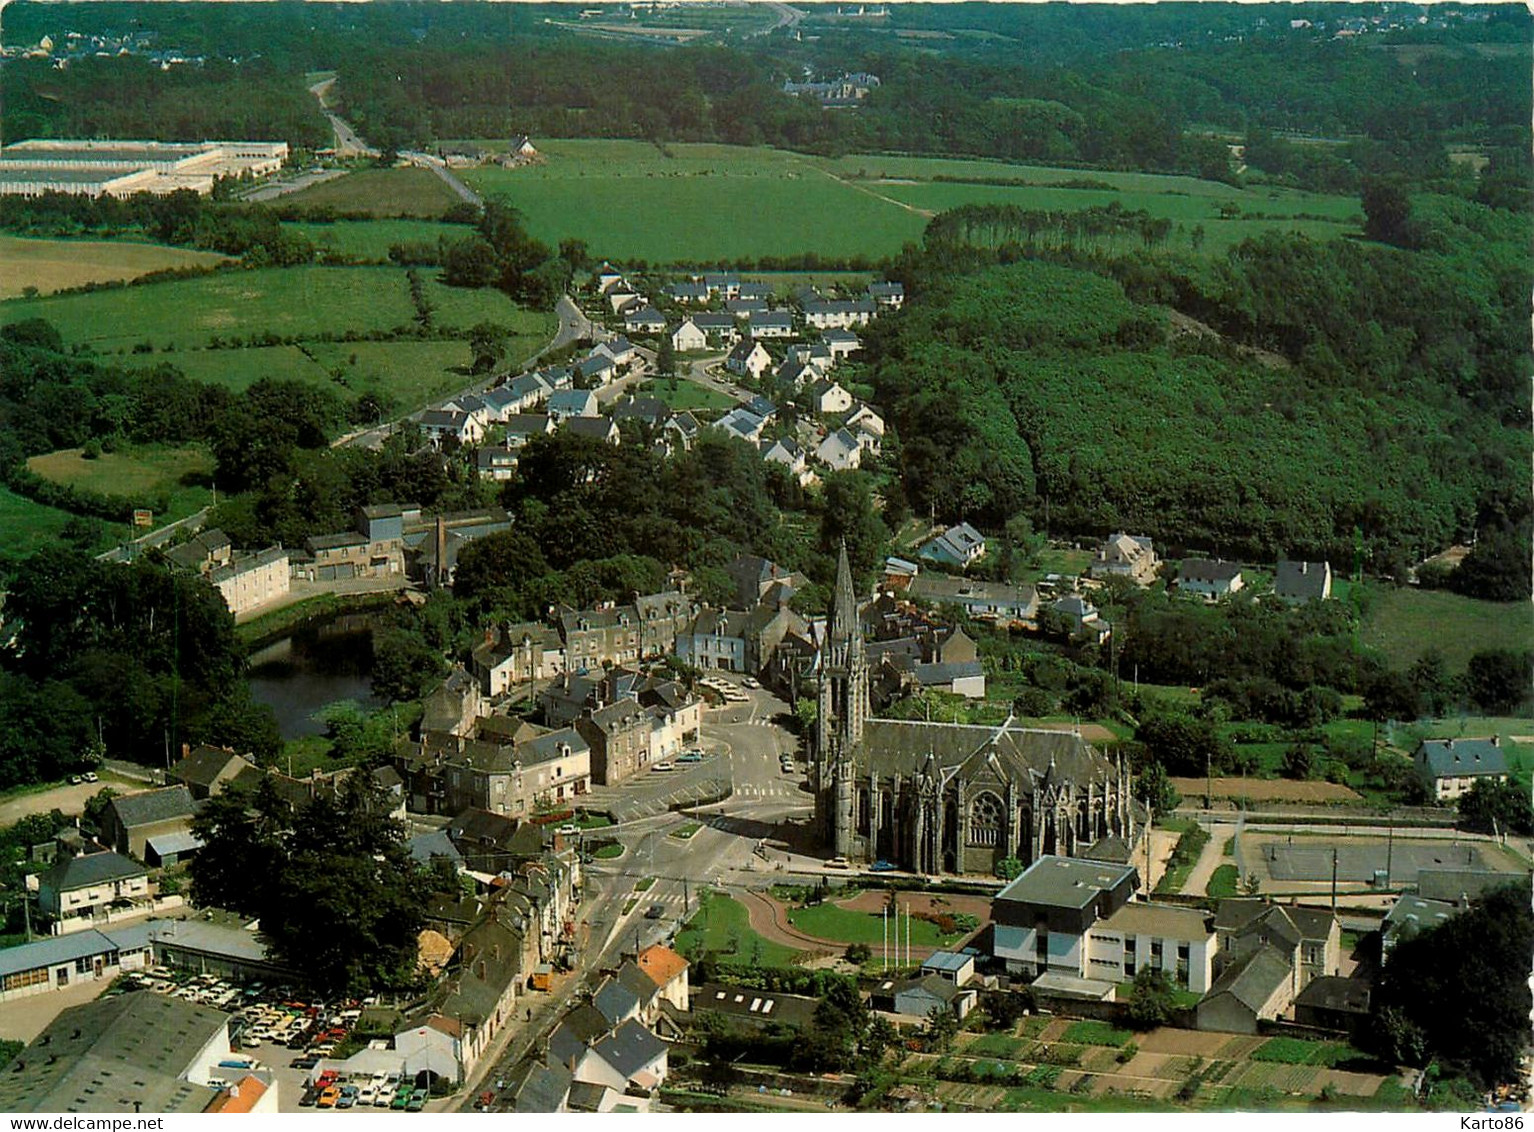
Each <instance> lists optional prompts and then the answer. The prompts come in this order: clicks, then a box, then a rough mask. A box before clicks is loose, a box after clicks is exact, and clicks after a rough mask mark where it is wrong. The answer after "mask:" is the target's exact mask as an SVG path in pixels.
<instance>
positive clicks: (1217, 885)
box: [1204, 865, 1241, 897]
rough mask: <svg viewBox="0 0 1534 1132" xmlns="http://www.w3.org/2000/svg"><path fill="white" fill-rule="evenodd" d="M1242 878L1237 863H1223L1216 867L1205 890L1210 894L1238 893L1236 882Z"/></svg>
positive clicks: (1226, 894) (1219, 895)
mask: <svg viewBox="0 0 1534 1132" xmlns="http://www.w3.org/2000/svg"><path fill="white" fill-rule="evenodd" d="M1240 879H1241V875H1240V873H1239V871H1238V870H1237V869H1236V866H1235V865H1221V866H1220V867H1219V868H1217V869H1215V870H1214V872H1213V873H1212V874H1211V875H1210V877H1209V883H1208V884H1207V885H1206V886H1205V888H1204V891H1205V893H1206V894H1207V895H1209V896H1214V897H1223V896H1234V895H1236V884H1237V882H1238V881H1239V880H1240Z"/></svg>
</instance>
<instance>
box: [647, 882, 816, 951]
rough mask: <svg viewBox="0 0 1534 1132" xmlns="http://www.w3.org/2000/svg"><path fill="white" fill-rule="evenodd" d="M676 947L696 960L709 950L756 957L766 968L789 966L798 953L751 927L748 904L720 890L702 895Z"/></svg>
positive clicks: (678, 935)
mask: <svg viewBox="0 0 1534 1132" xmlns="http://www.w3.org/2000/svg"><path fill="white" fill-rule="evenodd" d="M676 949H677V950H678V951H679V952H681V953H682V954H683V955H686V956H688V957H689V958H694V959H696V958H697V957H699V956H701V955H703V954H704V953H705V952H716V953H718V954H719V955H720V956H721V957H728V956H735V957H737V958H740V957H752V961H753V962H754V963H756V964H757V965H759V966H763V967H786V966H788V965H790V964H791V963H793V962H794V959H795V958H796V956H797V955H798V952H796V951H794V950H793V949H792V948H789V947H785V946H783V945H782V944H781V943H773V942H772V941H771V940H768V939H764V938H763V937H762V936H760V935H758V934H757V933H756V932H754V931H752V930H751V920H750V916H749V915H747V913H746V906H745V905H744V904H742V903H740V901H738V900H734V899H732V898H731V897H728V896H725V895H723V894H721V893H717V892H709V893H704V894H702V895H700V896H699V900H698V911H697V912H696V913H694V914H693V917H692V919H690V920H688V921H687V926H686V927H685V928H683V929H682V930H681V931H680V932H679V933H677V937H676Z"/></svg>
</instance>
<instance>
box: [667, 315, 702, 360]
mask: <svg viewBox="0 0 1534 1132" xmlns="http://www.w3.org/2000/svg"><path fill="white" fill-rule="evenodd" d="M671 348H672V349H673V350H675V351H676V352H677V353H679V354H687V353H697V352H701V351H703V350H706V349H708V336H707V335H706V334H704V333H703V331H702V330H700V329H699V328H698V324H697V323H695V322H694V321H693V320H692V319H690V318H689V319H687V320H686V321H685V322H683V323H682V325H680V326H678V327H677V328H676V329H675V330H673V331H672V332H671Z"/></svg>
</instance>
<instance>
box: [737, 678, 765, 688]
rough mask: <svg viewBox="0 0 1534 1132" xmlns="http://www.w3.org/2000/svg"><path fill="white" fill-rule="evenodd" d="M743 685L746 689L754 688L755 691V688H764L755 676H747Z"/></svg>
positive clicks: (742, 682)
mask: <svg viewBox="0 0 1534 1132" xmlns="http://www.w3.org/2000/svg"><path fill="white" fill-rule="evenodd" d="M741 684H742V685H743V686H744V687H747V688H753V689H754V688H760V687H761V686H762V682H761V681H760V680H758V679H756V678H755V677H754V676H747V677H746V678H745V679H744V680H742V681H741Z"/></svg>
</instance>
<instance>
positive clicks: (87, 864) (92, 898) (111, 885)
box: [37, 853, 149, 933]
mask: <svg viewBox="0 0 1534 1132" xmlns="http://www.w3.org/2000/svg"><path fill="white" fill-rule="evenodd" d="M37 880H38V884H37V907H38V909H39V910H40V911H41V912H42V913H43V914H44V915H46V916H51V917H52V918H53V919H54V920H56V921H58V923H57V927H56V929H55V930H56V931H57V932H59V933H62V932H70V931H76V930H78V929H80V928H88V927H90V926H91V925H92V924H93V923H94V922H95V921H96V920H97V919H104V918H106V916H107V914H108V911H109V910H110V909H111V907H112V906H113V905H122V904H129V903H133V904H145V903H147V902H148V901H149V872H148V870H147V869H145V868H144V866H143V865H140V864H138V863H136V862H134V861H130V860H129V859H128V858H127V857H124V856H123V855H122V854H120V853H88V854H86V855H84V856H81V857H67V858H65V859H64V860H62V861H59V862H57V863H56V864H54V866H53V867H52V868H50V869H48V870H47V871H46V872H44V873H42V874H40V875H39V876H38V878H37Z"/></svg>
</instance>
